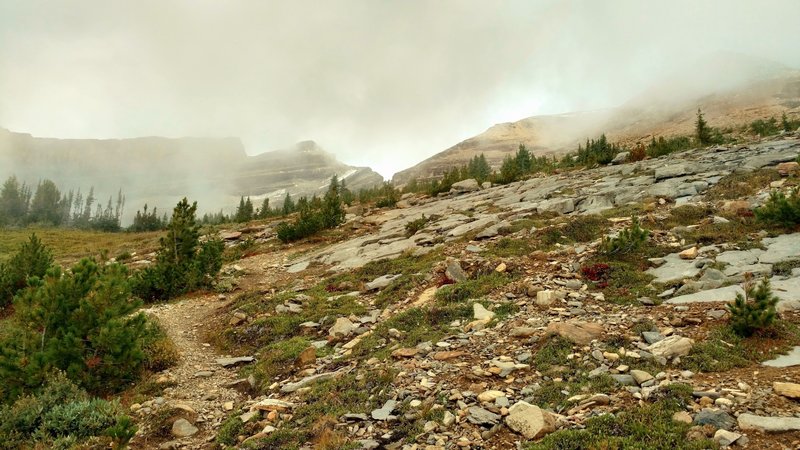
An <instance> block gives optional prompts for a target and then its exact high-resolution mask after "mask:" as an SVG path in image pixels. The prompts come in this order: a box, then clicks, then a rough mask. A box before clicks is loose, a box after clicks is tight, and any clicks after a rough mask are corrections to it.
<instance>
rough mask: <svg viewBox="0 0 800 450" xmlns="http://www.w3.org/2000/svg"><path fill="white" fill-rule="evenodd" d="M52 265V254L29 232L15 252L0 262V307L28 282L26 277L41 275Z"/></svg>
mask: <svg viewBox="0 0 800 450" xmlns="http://www.w3.org/2000/svg"><path fill="white" fill-rule="evenodd" d="M52 265H53V255H52V254H51V253H50V250H49V249H48V248H47V247H45V246H44V245H43V244H42V241H40V240H39V238H37V237H36V234H35V233H34V234H31V236H30V238H29V239H28V242H26V243H24V244H22V246H21V247H20V249H19V251H18V252H17V254H15V255H14V256H12V257H11V259H10V260H9V261H8V262H7V263H6V264H0V308H2V307H4V306H6V305H8V304H9V303H11V300H12V299H13V298H14V295H15V294H16V293H17V292H18V291H19V290H21V289H23V288H24V287H25V286H27V284H28V277H39V278H41V277H43V276H44V274H45V273H46V272H47V269H49V268H50V266H52Z"/></svg>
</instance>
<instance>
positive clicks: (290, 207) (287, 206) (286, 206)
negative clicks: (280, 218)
mask: <svg viewBox="0 0 800 450" xmlns="http://www.w3.org/2000/svg"><path fill="white" fill-rule="evenodd" d="M294 211H295V205H294V201H293V200H292V196H291V195H289V193H288V192H287V193H286V198H284V199H283V208H282V212H283V215H284V216H288V215H289V214H291V213H293V212H294Z"/></svg>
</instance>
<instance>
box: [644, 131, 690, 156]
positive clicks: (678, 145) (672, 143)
mask: <svg viewBox="0 0 800 450" xmlns="http://www.w3.org/2000/svg"><path fill="white" fill-rule="evenodd" d="M690 148H692V139H691V138H689V137H688V136H676V137H671V138H669V139H665V138H664V136H660V137H659V138H658V139H656V138H655V136H653V139H652V140H651V141H650V144H648V146H647V155H648V156H650V157H651V158H657V157H659V156H664V155H669V154H670V153H674V152H679V151H682V150H687V149H690Z"/></svg>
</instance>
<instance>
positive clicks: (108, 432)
mask: <svg viewBox="0 0 800 450" xmlns="http://www.w3.org/2000/svg"><path fill="white" fill-rule="evenodd" d="M135 433H136V426H135V425H134V424H133V421H132V420H131V419H130V418H129V417H128V416H125V415H124V414H122V408H120V406H119V404H118V403H117V402H108V401H105V400H102V399H92V398H90V397H89V396H88V394H87V393H86V391H84V390H82V389H80V388H79V387H78V386H77V385H75V384H74V383H72V382H71V381H70V380H69V379H68V378H67V377H66V376H65V375H64V374H62V373H58V372H56V373H54V374H51V375H49V376H48V377H47V379H46V381H45V383H44V385H43V386H42V387H41V388H39V389H38V392H36V393H34V394H33V395H28V396H24V397H20V398H19V399H17V400H16V401H15V402H14V403H12V404H8V405H5V406H2V407H0V449H18V448H65V449H66V448H74V447H77V446H79V445H80V444H81V443H83V442H86V441H87V440H89V439H93V440H95V441H96V440H97V439H98V438H101V439H100V440H101V441H102V442H105V447H106V448H108V446H109V444H110V445H111V446H112V448H124V447H125V446H126V444H127V443H128V442H129V441H130V439H131V438H132V437H133V436H134V434H135Z"/></svg>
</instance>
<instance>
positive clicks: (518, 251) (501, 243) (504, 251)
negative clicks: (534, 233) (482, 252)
mask: <svg viewBox="0 0 800 450" xmlns="http://www.w3.org/2000/svg"><path fill="white" fill-rule="evenodd" d="M534 250H536V246H535V245H534V244H533V242H532V241H531V240H530V239H515V238H511V237H504V238H500V240H498V241H497V242H495V243H494V244H492V245H490V246H489V247H488V248H487V249H486V253H487V254H489V255H494V256H498V257H500V258H508V257H519V256H526V255H529V254H530V253H531V252H533V251H534Z"/></svg>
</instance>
